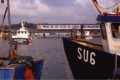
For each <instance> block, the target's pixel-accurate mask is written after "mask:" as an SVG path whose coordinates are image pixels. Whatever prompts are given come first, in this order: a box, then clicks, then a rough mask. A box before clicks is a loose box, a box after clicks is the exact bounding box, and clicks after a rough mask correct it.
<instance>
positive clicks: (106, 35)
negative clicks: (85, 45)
mask: <svg viewBox="0 0 120 80" xmlns="http://www.w3.org/2000/svg"><path fill="white" fill-rule="evenodd" d="M97 20H98V21H99V24H100V29H101V35H102V42H103V48H104V51H106V52H110V53H113V54H115V53H116V54H118V55H120V16H101V15H99V16H98V19H97Z"/></svg>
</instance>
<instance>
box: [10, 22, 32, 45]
mask: <svg viewBox="0 0 120 80" xmlns="http://www.w3.org/2000/svg"><path fill="white" fill-rule="evenodd" d="M31 42H32V39H31V37H30V33H29V31H28V30H27V29H26V28H25V24H24V23H23V22H22V23H21V28H20V29H19V30H17V33H16V34H15V35H12V43H23V44H28V43H31Z"/></svg>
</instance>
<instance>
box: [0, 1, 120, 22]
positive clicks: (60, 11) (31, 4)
mask: <svg viewBox="0 0 120 80" xmlns="http://www.w3.org/2000/svg"><path fill="white" fill-rule="evenodd" d="M5 1H6V0H5ZM117 2H120V0H98V3H99V5H100V6H102V7H110V6H113V5H114V4H116V3H117ZM108 4H109V5H108ZM1 8H2V6H1V4H0V22H1V18H2V17H1V13H2V10H1ZM10 8H11V23H12V24H16V23H20V22H22V21H27V22H29V23H96V16H97V15H98V14H99V13H98V11H97V10H96V8H95V7H94V5H93V3H92V2H91V0H10ZM5 23H7V22H5ZM0 24H1V23H0Z"/></svg>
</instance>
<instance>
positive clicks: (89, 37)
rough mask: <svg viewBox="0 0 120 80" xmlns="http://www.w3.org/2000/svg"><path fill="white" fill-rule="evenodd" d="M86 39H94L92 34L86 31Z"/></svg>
mask: <svg viewBox="0 0 120 80" xmlns="http://www.w3.org/2000/svg"><path fill="white" fill-rule="evenodd" d="M85 39H93V37H92V35H91V34H90V31H85Z"/></svg>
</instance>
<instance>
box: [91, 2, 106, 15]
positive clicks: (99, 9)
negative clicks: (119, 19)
mask: <svg viewBox="0 0 120 80" xmlns="http://www.w3.org/2000/svg"><path fill="white" fill-rule="evenodd" d="M92 2H93V4H94V5H95V7H96V8H97V10H98V11H99V13H100V14H101V15H102V16H104V14H103V11H102V10H101V8H100V6H99V5H98V2H97V1H96V0H92Z"/></svg>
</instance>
